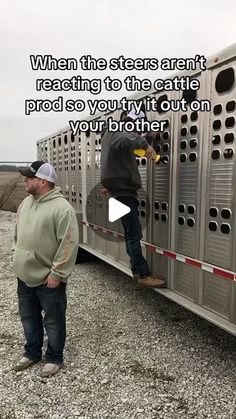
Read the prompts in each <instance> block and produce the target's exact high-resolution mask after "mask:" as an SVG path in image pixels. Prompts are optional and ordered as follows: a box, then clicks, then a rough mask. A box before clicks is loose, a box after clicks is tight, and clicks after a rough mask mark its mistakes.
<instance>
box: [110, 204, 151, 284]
mask: <svg viewBox="0 0 236 419" xmlns="http://www.w3.org/2000/svg"><path fill="white" fill-rule="evenodd" d="M116 199H117V200H118V201H120V202H122V204H124V205H127V206H128V207H130V209H131V211H130V212H129V213H128V214H126V215H124V217H122V218H121V223H122V225H123V228H124V232H125V243H126V251H127V253H128V255H129V257H130V265H131V270H132V273H133V275H137V274H138V275H139V276H140V278H145V277H147V276H149V275H150V269H149V266H148V264H147V261H146V259H145V258H144V257H143V253H142V248H141V244H140V240H141V239H142V228H141V224H140V221H139V215H138V201H137V199H136V198H134V197H133V196H118V197H116Z"/></svg>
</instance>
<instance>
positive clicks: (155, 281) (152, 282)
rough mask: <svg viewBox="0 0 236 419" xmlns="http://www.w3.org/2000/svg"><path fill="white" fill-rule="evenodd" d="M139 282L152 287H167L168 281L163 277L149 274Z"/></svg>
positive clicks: (141, 284) (142, 285)
mask: <svg viewBox="0 0 236 419" xmlns="http://www.w3.org/2000/svg"><path fill="white" fill-rule="evenodd" d="M138 284H139V285H140V286H141V287H151V288H165V287H166V283H165V281H163V280H162V279H159V278H156V277H152V276H148V277H147V278H140V279H139V280H138Z"/></svg>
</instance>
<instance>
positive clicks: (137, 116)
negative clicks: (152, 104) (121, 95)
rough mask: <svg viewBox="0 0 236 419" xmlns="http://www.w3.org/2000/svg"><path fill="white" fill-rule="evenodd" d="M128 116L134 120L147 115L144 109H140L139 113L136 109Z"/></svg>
mask: <svg viewBox="0 0 236 419" xmlns="http://www.w3.org/2000/svg"><path fill="white" fill-rule="evenodd" d="M127 116H128V117H129V118H131V119H133V120H135V119H140V118H144V117H145V115H144V113H143V112H142V111H140V112H139V113H136V112H135V111H130V112H129V113H128V115H127Z"/></svg>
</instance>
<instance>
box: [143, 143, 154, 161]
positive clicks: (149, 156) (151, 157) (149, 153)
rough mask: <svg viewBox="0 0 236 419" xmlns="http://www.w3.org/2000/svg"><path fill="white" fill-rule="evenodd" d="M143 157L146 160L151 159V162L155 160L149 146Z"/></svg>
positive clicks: (152, 150)
mask: <svg viewBox="0 0 236 419" xmlns="http://www.w3.org/2000/svg"><path fill="white" fill-rule="evenodd" d="M144 157H147V159H153V160H155V158H156V153H155V151H154V149H153V148H152V147H151V146H150V145H149V146H148V148H147V149H146V153H145V156H144Z"/></svg>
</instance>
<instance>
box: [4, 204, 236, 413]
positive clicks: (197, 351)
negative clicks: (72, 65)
mask: <svg viewBox="0 0 236 419" xmlns="http://www.w3.org/2000/svg"><path fill="white" fill-rule="evenodd" d="M14 222H15V214H12V213H9V212H3V211H0V281H1V294H0V296H1V299H0V312H1V320H0V322H1V324H0V343H1V346H0V418H1V419H7V418H9V419H10V418H16V419H26V418H27V419H31V418H35V419H36V418H40V419H41V418H43V419H45V418H50V419H59V418H66V419H70V418H81V419H82V418H83V419H86V418H89V419H90V418H97V419H103V418H120V419H128V418H141V419H152V418H153V419H154V418H168V419H175V418H181V419H185V418H197V419H201V418H217V419H224V418H225V419H233V418H236V404H235V399H236V397H235V396H236V391H235V390H236V381H235V380H236V379H235V376H236V359H235V350H236V338H235V337H233V336H231V335H229V334H227V333H226V332H224V331H222V330H221V329H218V328H216V327H215V326H213V325H211V324H209V323H207V322H206V321H204V320H202V319H201V318H198V317H197V316H195V315H194V314H192V313H190V312H189V311H187V310H185V309H183V308H182V307H180V306H178V305H176V304H175V303H173V302H171V301H169V300H167V299H165V298H164V297H162V296H161V295H159V294H158V293H156V292H155V291H152V290H140V289H138V288H137V287H136V286H135V284H134V283H133V282H132V280H131V279H129V278H128V277H127V276H126V275H124V274H123V273H120V272H119V271H117V270H115V269H113V268H112V267H110V266H108V265H106V264H104V263H103V262H99V261H95V262H94V261H93V262H92V263H87V264H81V265H77V266H76V268H75V270H74V273H73V276H72V278H71V280H70V282H69V286H68V322H67V324H68V338H67V344H66V351H65V367H64V368H63V369H62V370H60V372H59V373H58V374H57V375H56V376H54V377H51V378H50V379H42V378H40V376H39V372H40V368H41V365H40V364H38V365H36V366H33V367H32V368H31V369H29V370H26V371H24V372H21V373H15V372H14V371H12V364H14V362H15V361H16V360H18V358H19V356H20V354H21V351H22V347H23V343H24V339H23V335H22V327H21V323H20V319H19V314H18V308H17V300H16V281H15V278H14V275H13V272H12V270H11V258H12V255H11V242H12V231H13V225H14Z"/></svg>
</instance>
